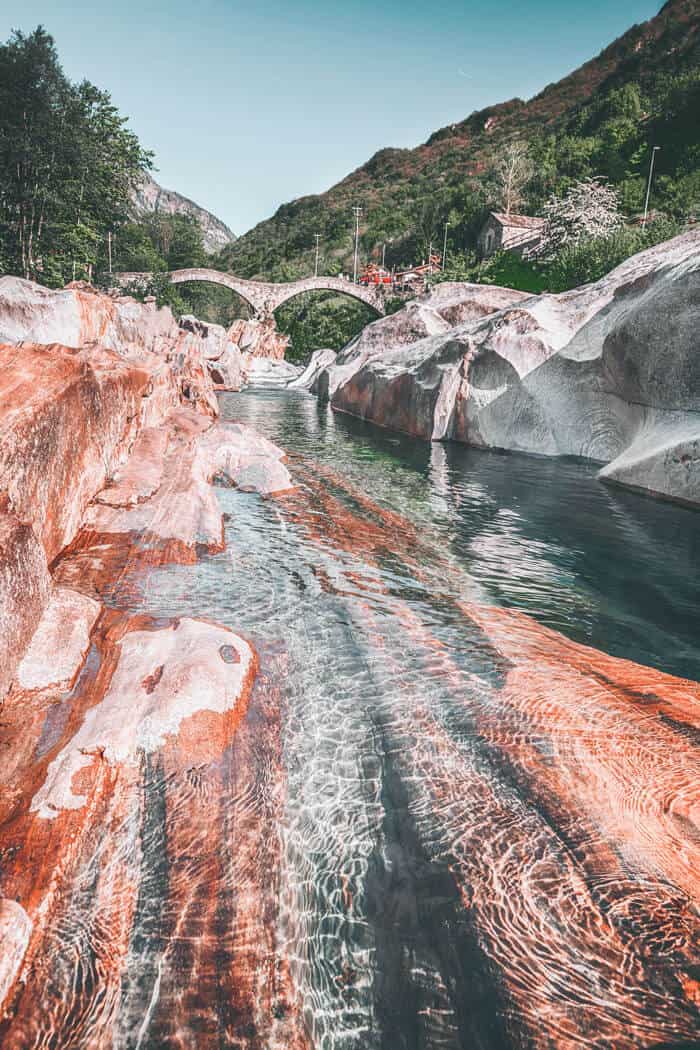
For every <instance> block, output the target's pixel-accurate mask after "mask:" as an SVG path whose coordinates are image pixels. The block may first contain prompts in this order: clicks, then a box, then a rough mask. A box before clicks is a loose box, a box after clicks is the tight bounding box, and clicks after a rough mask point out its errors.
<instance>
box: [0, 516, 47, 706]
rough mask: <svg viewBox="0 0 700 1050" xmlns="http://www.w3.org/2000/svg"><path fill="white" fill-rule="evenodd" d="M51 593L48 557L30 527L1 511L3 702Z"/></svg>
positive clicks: (0, 675) (0, 664) (0, 689)
mask: <svg viewBox="0 0 700 1050" xmlns="http://www.w3.org/2000/svg"><path fill="white" fill-rule="evenodd" d="M50 593H51V579H50V577H49V572H48V568H47V565H46V555H45V553H44V549H43V547H42V546H41V544H40V543H39V541H38V539H37V538H36V535H35V533H34V531H33V530H32V528H31V526H30V525H27V524H24V523H22V522H20V521H19V520H18V519H17V518H16V517H15V515H14V514H5V513H2V511H0V700H2V698H3V696H4V695H5V693H6V692H7V690H8V689H9V687H10V684H11V682H12V679H13V676H14V674H15V671H16V668H17V665H18V664H19V661H20V659H21V658H22V654H23V653H24V651H25V649H26V647H27V645H28V644H29V642H30V640H31V638H32V635H33V634H34V631H35V630H36V626H37V624H38V623H39V621H40V619H41V617H42V615H43V612H44V609H45V608H46V606H47V605H48V602H49V596H50Z"/></svg>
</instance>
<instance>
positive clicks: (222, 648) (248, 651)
mask: <svg viewBox="0 0 700 1050" xmlns="http://www.w3.org/2000/svg"><path fill="white" fill-rule="evenodd" d="M117 648H118V650H119V655H118V663H117V666H116V669H115V671H114V674H113V675H112V679H111V681H110V684H109V687H108V689H107V691H106V694H105V696H104V698H103V699H102V700H101V701H100V702H99V703H98V704H96V705H95V706H94V707H91V708H90V710H89V711H88V712H87V714H86V716H85V719H84V721H83V723H82V725H81V727H80V729H79V730H78V732H77V733H76V734H75V735H74V736H73V738H72V739H71V740H70V741H69V743H68V744H67V745H66V747H64V748H63V749H62V750H61V751H60V752H59V753H58V755H57V756H56V758H55V759H54V760H53V761H52V762H51V764H50V765H49V768H48V770H47V773H46V779H45V781H44V783H43V784H42V786H41V788H40V789H39V790H38V791H37V793H36V794H35V796H34V798H33V799H32V803H31V810H32V811H34V812H37V813H38V814H39V816H40V817H43V818H45V819H49V820H50V819H53V818H54V817H56V815H57V814H58V813H59V812H60V811H61V810H65V809H79V808H81V807H82V806H83V805H84V804H85V802H86V798H85V796H84V795H82V794H80V793H79V789H76V788H75V785H74V778H76V774H78V773H79V772H80V770H82V769H84V768H85V767H87V766H90V765H91V764H92V763H93V761H94V759H95V756H99V757H100V760H101V761H104V762H108V763H109V764H110V765H119V764H124V763H128V764H132V765H134V764H137V763H138V762H139V761H140V756H141V755H143V754H145V755H148V754H150V753H151V752H152V751H155V750H156V749H158V748H160V747H162V746H163V744H164V743H165V740H166V737H168V736H173V735H176V734H177V733H178V731H179V729H180V726H181V724H182V723H183V721H185V720H186V719H188V718H191V717H192V716H193V715H195V714H197V713H198V712H200V711H213V712H215V713H217V714H224V713H226V712H227V711H231V710H233V709H234V708H235V706H236V704H237V703H238V702H239V701H241V699H242V698H243V696H244V694H245V691H246V689H247V688H248V686H249V685H250V681H251V678H252V675H253V673H254V668H255V661H254V655H253V650H252V648H251V647H250V645H249V644H248V643H247V642H246V641H244V639H243V638H240V637H239V636H238V635H236V634H234V632H233V631H231V630H229V629H228V628H226V627H220V626H218V625H216V624H209V623H204V622H202V621H199V620H193V619H188V618H184V619H181V620H176V621H174V622H173V623H172V624H171V625H170V626H168V627H166V628H163V629H161V630H155V631H131V632H129V633H128V634H126V635H125V636H124V638H123V639H122V640H121V641H120V642H118V643H117Z"/></svg>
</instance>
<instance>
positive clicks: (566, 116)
mask: <svg viewBox="0 0 700 1050" xmlns="http://www.w3.org/2000/svg"><path fill="white" fill-rule="evenodd" d="M562 17H563V16H562ZM699 30H700V0H668V2H667V3H666V4H664V6H663V7H662V8H661V10H660V11H659V13H658V14H657V15H656V16H655V17H653V18H651V19H649V20H648V21H647V22H644V23H642V24H639V25H635V26H633V27H632V28H631V29H629V30H628V31H627V32H626V33H624V34H623V35H622V36H621V37H619V38H618V39H617V40H615V41H614V42H613V43H612V44H610V45H609V46H608V47H606V48H605V49H604V50H603V51H602V52H601V53H600V54H599V55H598V56H597V57H596V58H593V59H591V60H590V61H588V62H586V63H585V64H584V65H582V66H581V67H580V68H578V69H577V70H575V71H574V72H572V73H571V74H569V75H568V76H566V77H564V78H563V79H562V80H560V81H558V82H557V83H554V84H550V85H548V86H547V87H545V88H544V89H543V90H542V91H541V92H539V93H538V94H537V95H536V96H534V97H533V98H532V99H530V100H529V101H527V102H525V101H523V100H522V99H517V98H516V99H511V100H509V101H506V102H503V103H499V104H497V105H494V106H491V107H488V108H486V109H483V110H480V111H478V112H475V113H472V114H471V115H470V116H468V117H467V118H466V119H464V120H463V121H460V122H458V123H455V124H451V125H449V126H447V127H443V128H441V129H440V130H438V131H436V132H435V133H434V134H432V135H431V136H430V137H429V138H428V139H427V141H426V142H425V143H423V144H422V145H420V146H417V147H415V148H414V149H396V148H387V149H382V150H380V151H379V152H378V153H376V154H375V155H374V156H373V157H372V158H371V159H370V160H369V161H368V162H367V163H366V164H364V165H362V166H361V167H360V168H358V169H357V170H356V171H354V172H352V173H351V174H349V175H348V176H347V177H346V178H344V179H343V180H342V181H341V182H339V183H337V184H336V185H335V186H333V187H331V189H329V190H328V191H327V192H325V193H322V194H319V195H314V196H307V197H301V198H298V199H297V200H294V201H291V202H289V203H287V204H284V205H282V206H281V207H280V208H279V209H278V210H277V212H276V213H275V215H273V216H272V217H271V218H270V219H267V220H265V221H264V222H262V223H259V224H258V225H257V226H256V227H254V228H253V229H252V230H250V231H248V232H247V233H245V234H243V235H242V236H241V237H239V238H238V239H237V240H236V242H235V244H232V245H229V246H228V247H227V248H226V249H225V250H224V252H223V253H222V256H221V259H220V262H221V264H222V265H225V266H226V267H228V268H230V269H231V270H232V271H234V272H236V273H237V274H239V275H240V276H246V277H255V276H258V277H263V276H264V277H272V278H280V277H297V276H300V275H301V274H303V273H305V272H307V270H308V267H309V260H311V259H312V249H313V245H314V234H315V233H320V234H321V238H322V245H323V247H324V248H325V258H324V265H326V267H328V265H329V264H332V265H335V266H336V268H337V267H340V268H342V269H344V270H347V268H348V266H351V264H352V263H351V259H352V237H351V221H352V219H351V209H352V206H353V205H355V204H358V205H360V206H361V207H362V208H363V226H362V234H363V239H362V249H363V254H364V257H365V258H368V257H370V256H371V255H372V254H373V253H374V255H375V257H376V253H377V252H378V251H379V252H380V253H381V250H382V245H383V243H385V244H386V245H387V262H393V263H399V262H400V261H401V258H402V256H401V253H402V252H403V255H404V258H406V259H407V260H409V259H410V256H411V252H413V253H414V257H415V252H416V251H417V250H418V248H417V246H416V244H415V243H413V242H411V241H410V237H411V236H413V235H414V234H415V231H416V229H417V228H418V227H419V225H420V222H421V216H420V209H421V207H424V205H421V203H420V202H421V201H425V200H427V199H429V198H432V199H433V200H438V199H439V201H440V208H441V216H440V222H438V221H436V222H435V235H436V239H437V243H438V244H441V238H442V221H441V220H442V218H444V216H445V215H447V214H449V213H450V211H452V212H453V213H457V212H460V210H461V213H462V214H464V207H463V204H464V201H467V200H469V198H470V197H471V198H472V200H473V199H474V196H475V195H478V194H479V193H482V195H484V199H483V205H488V203H489V201H488V196H487V194H484V191H483V187H484V184H485V182H486V180H487V179H488V177H489V173H490V172H491V170H492V169H493V166H494V161H495V160H496V158H497V157H498V152H499V148H500V147H501V146H502V144H503V143H505V142H507V141H509V140H511V139H513V138H521V139H524V140H526V141H528V142H529V143H531V144H533V143H534V144H537V146H538V149H539V150H540V153H541V155H542V158H543V160H542V162H541V163H540V162H539V156H538V164H537V165H536V167H538V168H539V171H538V175H537V176H536V178H535V182H534V185H533V191H532V199H531V200H530V201H529V202H528V203H529V204H530V207H531V208H532V207H534V208H536V207H540V206H541V204H542V200H543V199H544V198H545V197H546V196H547V195H548V193H549V192H551V190H552V183H553V182H554V179H550V185H548V184H547V182H546V178H545V168H546V165H545V163H544V160H545V159H546V139H547V137H548V136H549V137H550V139H551V137H552V136H568V138H569V139H571V138H574V139H575V138H577V137H578V138H579V139H580V140H581V142H582V143H584V145H585V143H586V141H588V142H590V140H591V137H592V136H593V135H594V134H595V133H596V124H595V121H596V119H597V118H596V114H595V108H596V106H597V105H598V102H599V100H600V99H603V98H605V97H607V96H608V95H609V94H610V93H611V92H614V91H615V90H616V89H618V88H623V87H624V86H625V85H629V84H632V83H635V84H637V85H638V86H639V88H640V90H641V91H642V92H644V90H645V89H646V90H647V91H648V96H649V98H651V99H652V100H653V99H654V98H655V97H656V95H657V93H656V85H657V83H660V82H662V81H664V78H666V79H669V78H673V77H675V76H678V75H679V74H683V73H686V72H687V71H689V70H690V71H693V72H695V71H697V70H698V69H699V68H700V32H699ZM691 90H692V91H695V90H696V88H695V87H692V89H689V92H691ZM687 100H691V101H692V104H694V96H693V95H692V94H691V93H688V94H687ZM687 100H686V103H684V105H685V109H686V111H687V112H686V113H685V114H684V117H683V119H684V120H685V122H686V125H688V124H689V123H692V106H691V105H690V102H688V101H687ZM587 110H589V111H593V112H592V114H591V113H587V112H586V111H587ZM688 113H691V117H689V116H688ZM663 119H664V114H659V113H655V114H652V115H651V117H649V115H648V114H644V113H643V114H641V116H639V117H638V118H637V123H638V130H639V129H640V128H642V129H643V130H642V132H640V133H639V134H640V135H642V134H643V135H646V134H647V132H648V134H651V133H652V131H653V132H654V134H656V131H657V128H656V125H655V124H654V121H656V123H657V124H659V123H662V122H663ZM646 120H649V121H651V124H650V127H649V128H647V127H646V125H645V123H644V122H645V121H646ZM591 128H593V130H591ZM662 130H663V129H662ZM684 134H685V136H686V146H687V140H688V137H689V135H690V136H691V137H692V130H691V131H690V132H688V130H687V128H686V129H685V131H684ZM696 138H697V137H696ZM558 146H559V143H558V142H557V143H555V144H554V145H553V146H552V147H551V151H550V152H551V153H554V154H555V159H554V160H553V161H551V164H553V165H554V167H555V168H556V165H557V163H558V162H559V157H558V155H557V151H558ZM674 148H675V146H674ZM684 148H685V147H684ZM642 153H643V150H641V151H640V156H641V154H642ZM589 161H591V163H590V164H589V167H592V169H593V172H592V173H595V174H597V173H599V172H600V173H602V174H608V172H606V171H605V166H604V164H601V162H600V160H599V157H597V156H594V157H593V158H592V160H591V158H590V157H589ZM548 163H550V161H548ZM645 163H648V161H646V160H644V159H637V160H635V165H636V167H635V170H634V175H635V176H637V177H638V179H639V181H641V179H642V177H643V167H644V164H645ZM659 163H660V167H659V168H658V171H659V174H661V175H663V174H664V165H668V164H669V163H676V161H675V160H672V158H671V153H670V151H669V150H668V149H667V150H666V151H665V152H663V153H662V154H661V159H660V162H659ZM683 163H684V164H685V163H686V161H685V160H683ZM677 166H678V165H677ZM686 167H687V164H686ZM588 173H590V172H583V173H582V174H588ZM561 174H563V175H564V177H570V178H576V177H580V173H577V171H576V165H575V163H574V162H572V163H571V164H570V165H569V168H568V169H563V168H562V169H561ZM609 177H611V178H613V181H620V180H619V179H616V178H615V177H614V176H609ZM473 221H474V222H476V221H477V219H476V218H474V219H473ZM472 234H473V231H471V233H469V235H468V234H467V232H465V230H464V229H463V230H460V231H457V230H456V228H455V223H454V222H453V223H452V230H451V235H452V236H453V237H454V239H455V244H456V245H457V246H458V247H463V246H466V245H467V243H468V240H469V236H472ZM431 237H432V234H431ZM425 239H426V238H425V237H423V240H425ZM415 240H416V237H415V236H414V241H415ZM327 272H331V271H330V270H327Z"/></svg>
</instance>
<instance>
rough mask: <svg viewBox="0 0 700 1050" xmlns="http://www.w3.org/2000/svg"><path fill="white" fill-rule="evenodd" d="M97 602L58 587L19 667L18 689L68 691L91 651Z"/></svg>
mask: <svg viewBox="0 0 700 1050" xmlns="http://www.w3.org/2000/svg"><path fill="white" fill-rule="evenodd" d="M99 615H100V604H99V602H96V601H93V599H92V598H88V597H87V596H86V595H84V594H78V592H77V591H71V590H68V589H67V588H65V587H57V588H56V589H55V591H54V593H53V594H52V596H51V600H50V601H49V604H48V606H47V607H46V609H45V610H44V614H43V616H42V618H41V620H40V622H39V626H38V627H37V629H36V631H35V632H34V636H33V638H32V640H31V643H30V645H29V648H28V649H27V651H26V653H25V654H24V658H23V660H22V662H21V664H20V665H19V670H18V672H17V684H18V686H19V688H20V689H25V690H29V689H46V688H47V687H48V686H54V687H55V688H57V689H65V690H67V689H70V688H71V686H72V685H73V682H74V681H75V679H76V677H77V675H78V672H79V670H80V668H81V666H82V664H83V661H84V659H85V656H86V655H87V651H88V649H89V647H90V632H91V631H92V628H93V627H94V626H95V621H96V620H97V617H98V616H99Z"/></svg>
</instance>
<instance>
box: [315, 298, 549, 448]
mask: <svg viewBox="0 0 700 1050" xmlns="http://www.w3.org/2000/svg"><path fill="white" fill-rule="evenodd" d="M530 298H531V297H529V296H527V295H525V294H524V293H523V292H517V291H513V290H512V289H510V288H498V287H492V286H490V285H477V284H457V283H446V284H444V285H439V286H438V287H437V288H435V289H434V290H433V291H432V292H431V293H430V294H429V295H427V296H424V297H423V298H421V299H419V300H415V301H413V302H411V303H409V304H408V306H406V307H404V309H402V310H399V311H398V313H396V314H392V315H391V316H389V317H385V318H382V319H381V320H379V321H376V322H375V323H374V324H371V325H368V327H367V328H365V329H364V330H363V331H362V332H361V333H360V335H359V336H358V337H357V338H356V339H355V340H353V342H351V343H350V344H348V346H347V347H346V348H345V350H343V351H342V352H341V353H340V354H339V355H338V358H337V361H336V362H335V364H334V365H332V366H331V367H330V368H329V369H327V370H326V372H325V373H322V374H321V375H320V377H319V379H318V383H317V385H318V390H319V395H320V396H327V397H330V400H331V404H332V405H333V408H335V409H337V410H338V411H343V412H349V413H351V414H352V415H358V416H361V417H362V418H363V419H369V420H371V421H372V422H375V423H379V424H381V425H382V426H387V427H391V428H393V429H395V430H403V431H405V432H406V433H408V434H413V435H415V436H416V437H422V438H426V439H430V438H431V437H433V436H434V431H435V425H434V420H435V415H436V412H437V414H438V417H440V418H441V417H442V414H443V410H442V407H441V406H442V404H443V402H444V401H445V398H446V396H447V397H449V390H451V389H452V387H453V386H454V379H453V373H454V370H455V368H456V366H457V364H458V362H459V361H461V359H462V358H463V356H464V355H465V354H466V353H468V344H467V341H466V334H467V333H468V332H469V331H470V330H471V328H472V327H473V326H474V324H475V323H477V322H479V321H481V319H482V318H484V317H489V316H490V315H492V314H494V313H495V312H496V311H499V310H501V311H502V310H503V308H504V307H508V306H509V305H510V304H519V303H520V302H522V301H523V300H524V301H527V300H529V299H530ZM517 309H518V307H517V305H514V306H513V310H517ZM450 318H459V323H458V324H456V325H455V324H453V323H452V322H451V320H449V319H450ZM437 436H441V435H437Z"/></svg>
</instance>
